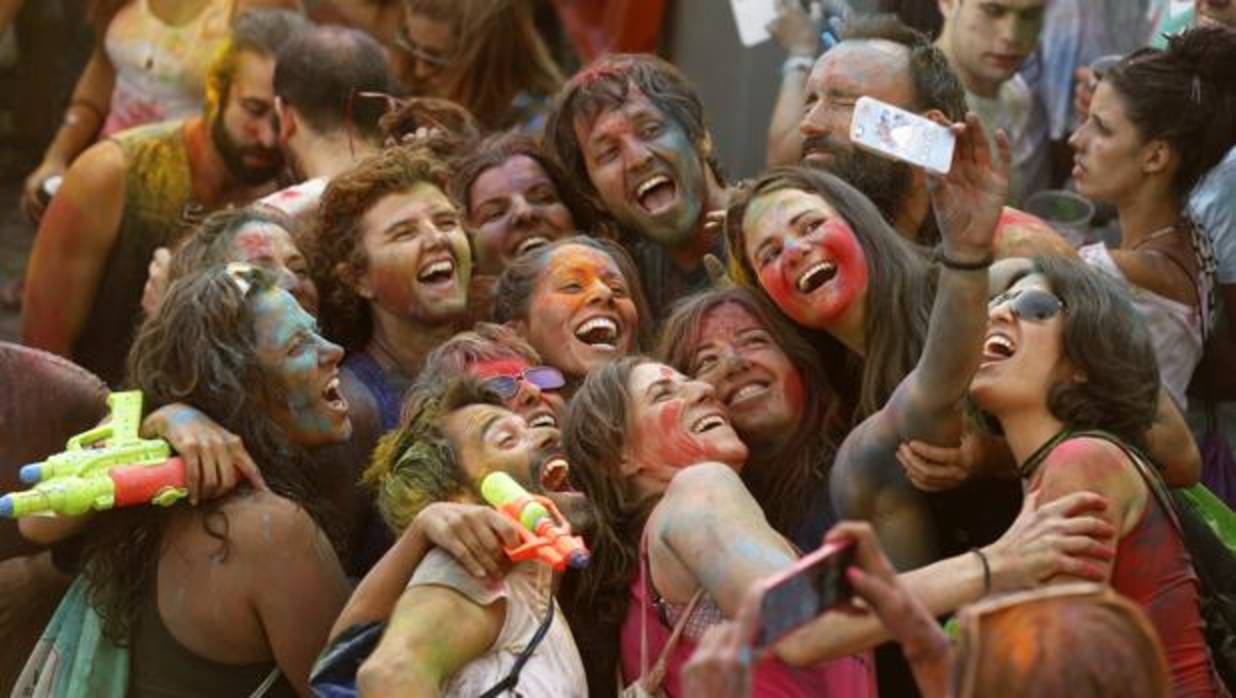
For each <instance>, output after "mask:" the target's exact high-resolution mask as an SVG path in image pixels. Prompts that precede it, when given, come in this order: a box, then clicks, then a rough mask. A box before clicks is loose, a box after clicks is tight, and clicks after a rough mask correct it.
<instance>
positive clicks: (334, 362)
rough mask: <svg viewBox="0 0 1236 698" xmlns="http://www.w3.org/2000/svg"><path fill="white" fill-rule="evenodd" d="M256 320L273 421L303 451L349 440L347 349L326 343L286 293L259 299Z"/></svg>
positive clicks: (255, 304) (272, 293)
mask: <svg viewBox="0 0 1236 698" xmlns="http://www.w3.org/2000/svg"><path fill="white" fill-rule="evenodd" d="M253 316H254V334H255V336H256V339H257V355H258V362H259V365H260V366H261V369H262V373H263V375H264V376H265V383H266V385H265V390H264V396H265V398H266V409H267V411H268V414H269V415H270V417H271V418H272V419H273V420H274V421H275V423H276V424H278V425H279V427H280V428H281V429H283V431H284V433H285V434H286V435H287V437H288V439H289V440H291V441H292V443H294V444H297V445H299V446H305V447H314V446H323V445H326V444H333V443H339V442H342V441H345V440H347V438H348V437H349V436H351V434H352V422H351V421H349V419H348V402H347V400H345V399H344V397H343V393H342V392H340V390H339V361H340V360H341V359H342V358H343V349H342V348H341V347H339V346H338V345H335V344H331V343H330V342H328V341H326V340H325V339H323V338H322V337H321V335H319V334H318V332H317V323H316V322H315V321H314V319H313V316H311V315H309V313H307V312H305V310H304V309H303V308H301V307H300V304H299V303H297V302H296V300H295V299H294V298H292V296H291V295H289V294H288V293H287V292H286V291H283V290H281V289H272V290H269V291H266V292H264V293H262V294H261V295H260V296H258V297H257V298H256V299H254V301H253Z"/></svg>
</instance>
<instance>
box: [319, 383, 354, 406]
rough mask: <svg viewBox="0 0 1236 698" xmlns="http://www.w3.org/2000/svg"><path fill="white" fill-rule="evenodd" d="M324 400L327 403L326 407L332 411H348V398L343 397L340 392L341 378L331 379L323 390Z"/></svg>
mask: <svg viewBox="0 0 1236 698" xmlns="http://www.w3.org/2000/svg"><path fill="white" fill-rule="evenodd" d="M322 399H323V400H324V401H326V405H327V406H328V407H330V408H331V409H332V410H335V411H338V412H347V411H348V401H347V398H345V397H343V392H342V391H341V390H339V376H335V377H334V378H332V379H330V382H329V383H327V384H326V387H325V388H323V389H322Z"/></svg>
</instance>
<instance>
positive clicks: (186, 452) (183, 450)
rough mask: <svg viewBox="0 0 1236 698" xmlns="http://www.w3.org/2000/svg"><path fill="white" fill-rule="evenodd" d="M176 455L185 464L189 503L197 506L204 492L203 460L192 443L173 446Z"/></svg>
mask: <svg viewBox="0 0 1236 698" xmlns="http://www.w3.org/2000/svg"><path fill="white" fill-rule="evenodd" d="M173 448H175V449H176V453H178V454H180V457H181V459H183V460H184V462H185V488H186V489H188V490H189V503H190V504H193V505H196V504H197V503H198V502H199V501H201V498H200V497H199V495H200V494H201V492H202V459H201V457H200V456H199V454H198V450H197V445H196V444H194V443H192V442H188V441H186V442H184V443H181V444H173Z"/></svg>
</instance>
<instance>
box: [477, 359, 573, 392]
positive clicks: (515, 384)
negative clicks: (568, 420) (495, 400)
mask: <svg viewBox="0 0 1236 698" xmlns="http://www.w3.org/2000/svg"><path fill="white" fill-rule="evenodd" d="M520 381H528V382H529V383H531V384H533V385H535V386H536V387H538V388H540V389H541V390H557V389H559V388H561V387H562V386H564V385H566V379H565V378H563V377H562V371H559V370H558V369H556V368H554V367H553V366H533V367H531V368H525V369H524V370H522V371H520V372H519V374H518V375H514V376H494V377H493V378H486V379H485V380H484V382H482V383H481V385H482V386H484V387H485V388H486V389H487V390H490V391H493V393H494V394H495V395H497V396H498V397H500V398H502V399H503V400H510V399H511V398H513V397H515V396H516V395H518V394H519V383H520Z"/></svg>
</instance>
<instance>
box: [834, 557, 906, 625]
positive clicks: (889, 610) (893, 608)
mask: <svg viewBox="0 0 1236 698" xmlns="http://www.w3.org/2000/svg"><path fill="white" fill-rule="evenodd" d="M846 579H848V580H849V581H850V587H851V588H853V589H854V593H855V594H858V595H859V596H860V597H862V598H863V599H865V600H866V601H867V604H868V605H869V606H870V607H871V610H873V611H875V613H876V615H878V616H880V617H882V618H883V617H885V616H886V615H891V614H893V613H896V612H897V608H898V607H899V606H900V605H901V604H900V602H899V599H898V598H897V593H896V590H895V589H894V588H893V586H892V585H891V584H889V583H888V582H886V581H885V580H883V579H880V578H879V577H878V576H877V575H874V574H868V573H867V572H864V571H863V570H861V569H859V568H857V567H851V568H850V569H848V570H846Z"/></svg>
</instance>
